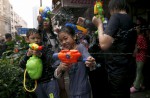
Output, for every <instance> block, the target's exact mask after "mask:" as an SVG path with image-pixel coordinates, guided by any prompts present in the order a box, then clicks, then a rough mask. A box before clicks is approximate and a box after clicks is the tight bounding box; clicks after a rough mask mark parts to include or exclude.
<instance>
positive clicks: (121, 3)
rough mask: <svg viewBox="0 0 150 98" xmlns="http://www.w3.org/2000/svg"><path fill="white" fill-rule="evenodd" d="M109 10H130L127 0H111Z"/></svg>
mask: <svg viewBox="0 0 150 98" xmlns="http://www.w3.org/2000/svg"><path fill="white" fill-rule="evenodd" d="M108 8H109V10H117V11H120V10H125V11H127V12H128V11H129V8H128V4H127V2H126V0H110V1H109V4H108Z"/></svg>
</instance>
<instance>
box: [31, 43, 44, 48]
mask: <svg viewBox="0 0 150 98" xmlns="http://www.w3.org/2000/svg"><path fill="white" fill-rule="evenodd" d="M29 47H30V48H31V49H32V50H42V49H43V47H42V46H39V45H38V44H36V43H31V44H29Z"/></svg>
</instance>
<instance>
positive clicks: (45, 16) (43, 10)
mask: <svg viewBox="0 0 150 98" xmlns="http://www.w3.org/2000/svg"><path fill="white" fill-rule="evenodd" d="M39 14H40V15H41V18H42V19H43V20H45V21H49V18H50V15H51V14H52V12H51V10H50V8H49V7H45V8H43V7H40V8H39Z"/></svg>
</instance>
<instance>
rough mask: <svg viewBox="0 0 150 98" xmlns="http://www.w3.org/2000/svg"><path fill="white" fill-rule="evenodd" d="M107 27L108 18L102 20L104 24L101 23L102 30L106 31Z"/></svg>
mask: <svg viewBox="0 0 150 98" xmlns="http://www.w3.org/2000/svg"><path fill="white" fill-rule="evenodd" d="M107 25H108V18H104V22H103V28H104V30H105V29H106V27H107Z"/></svg>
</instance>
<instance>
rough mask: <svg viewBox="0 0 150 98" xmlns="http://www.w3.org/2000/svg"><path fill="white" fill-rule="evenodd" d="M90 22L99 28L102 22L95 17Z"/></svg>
mask: <svg viewBox="0 0 150 98" xmlns="http://www.w3.org/2000/svg"><path fill="white" fill-rule="evenodd" d="M92 22H93V24H94V25H95V26H96V27H99V26H100V25H102V24H103V23H102V20H101V19H100V18H98V17H96V16H94V17H93V19H92Z"/></svg>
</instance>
